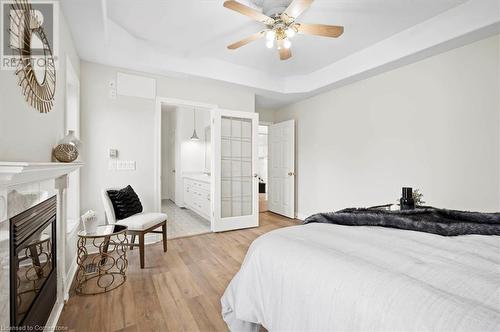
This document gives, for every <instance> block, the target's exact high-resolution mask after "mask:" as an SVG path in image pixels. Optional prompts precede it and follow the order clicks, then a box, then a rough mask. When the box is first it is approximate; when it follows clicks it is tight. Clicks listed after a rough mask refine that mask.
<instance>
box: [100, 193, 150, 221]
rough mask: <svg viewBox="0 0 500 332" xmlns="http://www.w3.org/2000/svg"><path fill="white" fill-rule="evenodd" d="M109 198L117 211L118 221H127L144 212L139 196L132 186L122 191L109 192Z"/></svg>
mask: <svg viewBox="0 0 500 332" xmlns="http://www.w3.org/2000/svg"><path fill="white" fill-rule="evenodd" d="M108 196H109V199H110V201H111V204H113V209H114V210H115V217H116V219H117V220H121V219H125V218H128V217H130V216H133V215H134V214H137V213H141V212H142V204H141V201H140V200H139V196H137V194H136V193H135V191H134V189H132V187H131V186H130V185H128V186H126V187H125V188H123V189H120V190H108Z"/></svg>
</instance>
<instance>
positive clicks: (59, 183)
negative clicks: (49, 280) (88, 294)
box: [0, 161, 84, 330]
mask: <svg viewBox="0 0 500 332" xmlns="http://www.w3.org/2000/svg"><path fill="white" fill-rule="evenodd" d="M83 165H84V164H83V163H82V162H73V163H59V162H13V161H0V234H1V235H2V238H1V239H0V265H1V266H2V267H3V268H2V269H0V281H1V282H0V325H1V326H4V327H5V326H10V320H9V317H10V309H9V302H10V287H9V280H10V277H9V276H10V271H9V268H5V267H9V242H10V236H9V229H10V227H9V225H10V219H9V218H10V215H15V214H16V211H17V210H16V209H18V208H25V207H24V206H23V205H19V204H17V205H16V203H14V204H13V203H12V202H15V201H16V200H19V198H15V197H16V196H13V197H14V198H13V200H12V201H9V194H10V193H13V192H17V194H16V195H21V196H22V195H31V194H32V193H36V194H39V196H38V197H36V196H35V197H36V199H35V201H30V202H29V203H28V204H37V200H41V199H43V197H44V196H43V195H40V194H41V193H43V194H44V195H45V194H46V195H47V196H48V197H50V196H51V195H57V223H56V228H57V232H56V234H57V236H56V238H57V246H56V248H57V255H56V256H57V300H56V304H55V305H54V307H53V308H52V312H51V316H50V317H49V320H48V321H47V324H46V325H47V326H49V327H50V326H55V325H56V324H57V320H58V317H59V315H60V313H61V311H62V308H63V306H64V301H65V300H66V299H67V298H68V294H69V289H70V286H71V281H72V280H73V276H74V272H75V271H76V261H75V260H74V259H73V258H72V256H71V255H74V246H75V243H76V238H75V237H76V235H75V234H76V233H75V234H73V232H71V233H67V223H68V220H67V219H68V218H67V214H66V213H67V186H68V175H69V174H70V173H72V172H74V171H77V170H78V169H79V168H81V167H82V166H83ZM17 197H18V196H17ZM21 201H22V199H21ZM23 203H24V202H23ZM9 204H10V205H9ZM12 206H14V210H12V209H13V208H12ZM26 208H28V207H26ZM19 212H21V211H19ZM71 261H73V263H70V264H71V265H69V266H67V265H66V262H68V263H69V262H71ZM48 330H50V329H48Z"/></svg>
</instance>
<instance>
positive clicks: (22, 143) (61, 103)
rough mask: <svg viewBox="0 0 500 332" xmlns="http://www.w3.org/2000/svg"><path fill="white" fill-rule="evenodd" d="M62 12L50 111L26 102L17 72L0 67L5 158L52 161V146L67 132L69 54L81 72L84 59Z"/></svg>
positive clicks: (0, 153) (0, 148) (0, 156)
mask: <svg viewBox="0 0 500 332" xmlns="http://www.w3.org/2000/svg"><path fill="white" fill-rule="evenodd" d="M59 13H60V15H59V28H60V29H59V54H57V56H58V59H57V61H56V65H57V67H56V94H55V102H54V107H53V109H52V111H51V112H50V113H47V114H41V113H39V112H38V111H37V110H35V109H34V108H33V107H31V106H30V105H29V104H28V103H27V102H26V100H25V98H24V96H23V95H22V93H21V88H20V87H19V85H18V79H17V76H16V75H15V74H14V71H8V70H0V160H1V161H32V162H33V161H44V162H45V161H50V160H51V155H52V147H53V146H54V145H56V143H57V142H58V141H59V140H60V139H61V138H62V137H63V136H64V134H65V133H64V127H65V124H64V110H65V96H66V57H69V59H70V61H71V63H72V64H73V67H74V68H75V71H76V74H77V75H79V72H80V60H79V58H78V54H77V53H76V49H75V47H74V45H73V40H72V37H71V34H70V32H69V30H68V26H67V24H66V20H65V18H64V16H63V15H62V11H59Z"/></svg>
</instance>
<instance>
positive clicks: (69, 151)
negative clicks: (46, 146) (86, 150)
mask: <svg viewBox="0 0 500 332" xmlns="http://www.w3.org/2000/svg"><path fill="white" fill-rule="evenodd" d="M80 145H81V142H80V140H79V139H78V138H77V137H76V136H75V131H74V130H69V131H68V134H67V135H66V136H64V137H63V138H62V139H61V140H60V141H59V142H58V143H57V146H56V147H55V148H54V150H53V151H52V154H53V156H54V158H55V159H56V160H58V161H60V162H63V163H71V162H73V161H75V160H76V159H77V158H78V155H79V154H80V153H79V151H78V149H79V147H80Z"/></svg>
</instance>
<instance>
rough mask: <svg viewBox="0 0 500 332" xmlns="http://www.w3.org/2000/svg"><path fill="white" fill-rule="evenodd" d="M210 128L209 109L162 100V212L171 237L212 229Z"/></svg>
mask: <svg viewBox="0 0 500 332" xmlns="http://www.w3.org/2000/svg"><path fill="white" fill-rule="evenodd" d="M209 129H210V109H209V108H207V107H200V106H199V105H188V104H182V105H179V104H169V103H162V105H161V133H160V136H161V211H162V212H164V213H166V214H167V215H168V220H167V238H169V239H173V238H178V237H184V236H191V235H197V234H204V233H208V232H210V231H211V224H210V222H211V221H210V216H211V207H210V204H209V202H210V186H211V184H210V182H211V177H210V166H209V165H208V164H207V158H206V155H207V151H206V150H207V148H208V147H209V144H210V136H209V135H210V130H209ZM207 133H208V135H207Z"/></svg>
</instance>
